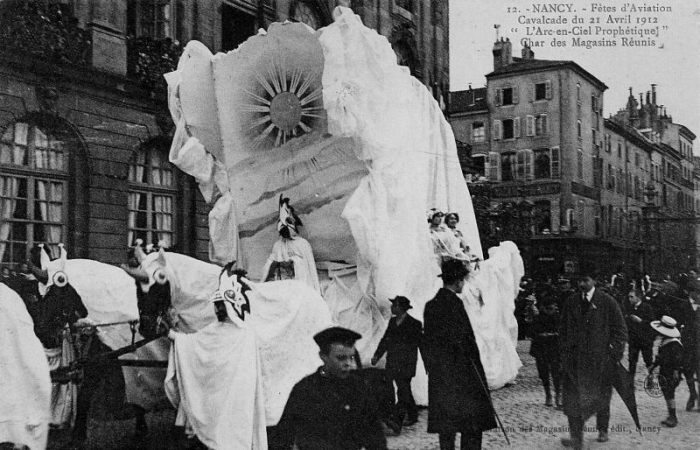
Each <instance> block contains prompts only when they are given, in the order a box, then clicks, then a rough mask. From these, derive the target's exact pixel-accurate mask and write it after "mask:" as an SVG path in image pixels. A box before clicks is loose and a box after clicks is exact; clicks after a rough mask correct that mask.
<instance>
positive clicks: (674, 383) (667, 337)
mask: <svg viewBox="0 0 700 450" xmlns="http://www.w3.org/2000/svg"><path fill="white" fill-rule="evenodd" d="M676 323H677V322H676V321H675V319H673V318H672V317H669V316H663V317H662V318H661V320H655V321H653V322H651V328H652V329H654V330H656V332H657V333H658V334H659V335H661V338H662V339H661V344H659V353H658V355H656V361H655V362H654V364H653V365H652V367H651V370H654V368H655V367H660V369H659V375H660V380H659V382H660V384H661V392H662V393H663V394H664V400H666V408H667V409H668V417H667V418H666V419H665V420H663V421H662V422H661V424H662V425H666V426H667V427H669V428H673V427H675V426H676V425H678V417H677V416H676V388H677V387H678V384H679V383H680V379H681V372H682V370H683V345H682V344H681V340H680V339H679V338H680V337H681V333H680V331H678V329H677V328H676ZM661 380H663V382H661Z"/></svg>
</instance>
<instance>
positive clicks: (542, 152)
mask: <svg viewBox="0 0 700 450" xmlns="http://www.w3.org/2000/svg"><path fill="white" fill-rule="evenodd" d="M533 153H534V172H535V173H534V176H535V179H536V180H542V179H547V178H559V176H560V172H559V148H558V147H554V148H552V149H548V148H542V149H538V150H535V151H534V152H533Z"/></svg>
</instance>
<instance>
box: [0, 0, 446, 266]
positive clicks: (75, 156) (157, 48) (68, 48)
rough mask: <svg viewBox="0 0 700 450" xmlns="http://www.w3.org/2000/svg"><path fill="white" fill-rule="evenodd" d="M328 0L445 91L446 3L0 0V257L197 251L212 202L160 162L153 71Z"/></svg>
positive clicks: (161, 95) (164, 151)
mask: <svg viewBox="0 0 700 450" xmlns="http://www.w3.org/2000/svg"><path fill="white" fill-rule="evenodd" d="M337 4H343V5H344V6H351V7H352V8H353V9H354V11H355V12H356V13H357V14H358V15H359V16H360V17H361V19H362V20H363V22H364V23H365V24H367V25H368V26H370V27H373V28H375V29H376V30H377V31H379V32H380V33H381V34H383V35H385V36H386V37H387V38H388V40H389V41H390V42H391V43H392V45H393V47H394V49H395V51H396V53H397V59H398V60H399V61H400V62H401V63H402V64H404V65H406V66H408V67H410V69H411V70H412V73H413V74H414V75H415V76H416V77H417V78H419V79H420V80H421V81H423V83H425V84H426V86H427V87H429V88H430V89H431V90H432V91H433V93H434V94H435V96H436V98H439V97H440V96H442V93H443V92H445V93H446V92H447V87H448V86H449V58H448V48H449V43H448V41H447V36H448V29H447V27H448V13H449V11H448V2H447V0H444V1H442V0H441V1H434V0H378V1H367V0H352V1H350V0H29V1H25V0H22V1H19V0H6V1H2V2H0V265H2V266H3V267H5V266H8V267H16V266H17V265H18V264H20V263H21V262H23V261H25V260H26V257H27V254H28V252H29V250H30V249H31V248H32V247H33V246H35V245H37V244H40V243H46V244H49V248H52V247H54V246H55V244H58V243H59V242H63V243H65V244H66V247H67V248H68V250H69V256H70V257H71V258H91V259H95V260H99V261H103V262H106V263H115V264H116V263H121V262H123V261H124V258H125V250H126V247H127V246H128V245H131V244H132V243H133V242H134V241H135V240H136V239H137V238H140V239H143V241H144V242H145V243H157V242H159V241H164V242H165V243H166V244H167V245H169V246H170V247H171V248H173V249H174V250H177V251H180V252H183V253H186V254H189V255H193V256H196V257H198V258H201V259H206V258H207V252H208V239H209V233H208V216H207V215H208V210H209V206H208V205H206V204H205V202H204V200H203V198H202V196H201V194H200V193H199V191H198V189H197V187H196V185H195V183H194V181H193V179H192V178H191V177H189V176H187V175H185V174H183V173H181V172H180V171H179V170H178V169H177V168H176V167H175V166H173V165H171V163H170V162H169V161H168V152H169V148H170V141H171V137H172V131H173V124H172V119H171V118H170V113H169V111H168V107H167V97H166V90H165V82H164V80H163V77H162V75H163V74H164V73H167V72H169V71H172V70H174V68H175V67H176V64H177V61H178V58H179V56H180V53H181V51H182V48H183V47H184V44H185V43H186V42H188V41H189V40H191V39H197V40H199V41H201V42H203V43H204V44H205V45H206V46H207V47H209V48H210V50H211V51H212V52H214V53H216V52H218V51H228V50H232V49H235V48H236V47H237V46H238V45H239V44H240V43H241V42H243V41H245V40H246V39H247V38H248V37H250V36H252V35H253V34H255V33H256V32H257V30H258V29H260V28H264V27H267V26H268V25H269V24H270V23H271V22H273V21H284V20H296V21H302V22H305V23H307V24H308V25H310V26H311V27H313V28H320V27H322V26H325V25H328V24H330V23H331V22H332V10H333V8H334V7H335V6H336V5H337ZM54 251H55V248H54Z"/></svg>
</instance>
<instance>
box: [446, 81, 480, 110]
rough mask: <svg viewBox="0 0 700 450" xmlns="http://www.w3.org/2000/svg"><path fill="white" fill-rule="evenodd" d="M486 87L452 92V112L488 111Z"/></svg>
mask: <svg viewBox="0 0 700 450" xmlns="http://www.w3.org/2000/svg"><path fill="white" fill-rule="evenodd" d="M487 109H488V107H487V104H486V88H485V87H483V88H477V89H469V90H466V91H454V92H450V113H461V112H475V111H486V110H487Z"/></svg>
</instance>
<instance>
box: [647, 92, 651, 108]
mask: <svg viewBox="0 0 700 450" xmlns="http://www.w3.org/2000/svg"><path fill="white" fill-rule="evenodd" d="M650 104H651V92H649V91H647V105H650Z"/></svg>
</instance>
